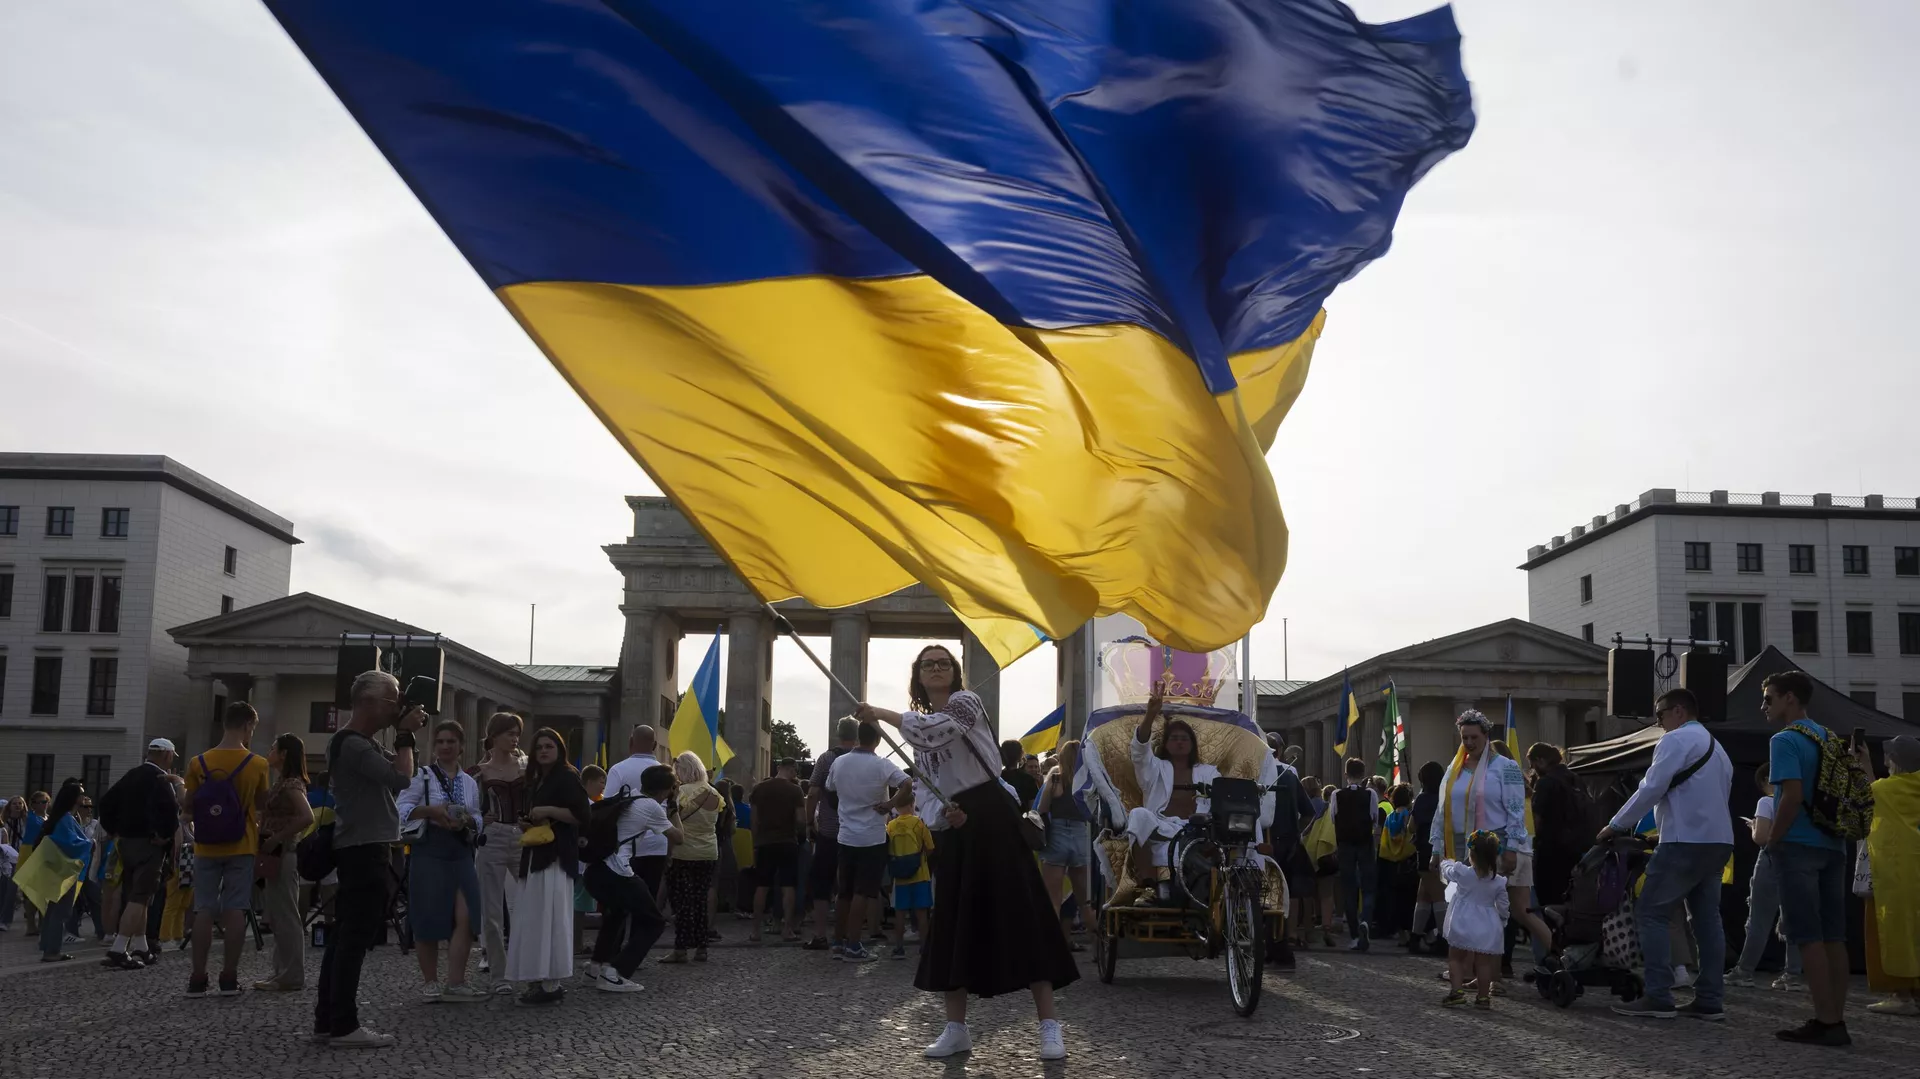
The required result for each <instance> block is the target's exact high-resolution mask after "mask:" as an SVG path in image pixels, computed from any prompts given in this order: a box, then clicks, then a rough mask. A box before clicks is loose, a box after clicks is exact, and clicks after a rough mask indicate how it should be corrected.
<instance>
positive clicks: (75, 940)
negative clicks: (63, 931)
mask: <svg viewBox="0 0 1920 1079" xmlns="http://www.w3.org/2000/svg"><path fill="white" fill-rule="evenodd" d="M66 942H67V943H68V944H79V943H80V934H78V933H68V934H67V938H66Z"/></svg>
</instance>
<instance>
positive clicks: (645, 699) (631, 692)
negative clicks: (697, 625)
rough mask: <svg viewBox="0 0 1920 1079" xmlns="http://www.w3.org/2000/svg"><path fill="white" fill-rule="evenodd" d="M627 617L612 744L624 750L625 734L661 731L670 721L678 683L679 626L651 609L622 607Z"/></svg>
mask: <svg viewBox="0 0 1920 1079" xmlns="http://www.w3.org/2000/svg"><path fill="white" fill-rule="evenodd" d="M620 610H621V613H623V614H625V615H626V617H627V627H626V633H625V635H624V636H623V637H622V638H621V641H620V710H619V721H618V723H617V724H616V725H615V729H614V730H613V732H612V734H613V743H614V744H615V745H619V746H624V745H626V741H627V732H629V731H631V730H632V729H633V728H634V727H636V726H639V725H640V724H643V723H644V724H650V725H652V726H654V727H658V728H664V727H665V726H666V725H667V723H668V722H669V721H670V720H671V719H672V701H673V699H674V697H676V696H677V695H678V693H679V688H680V683H679V681H678V680H677V679H676V678H675V676H674V668H675V666H676V665H677V662H676V661H677V660H678V658H679V654H680V622H679V620H678V619H676V618H674V617H673V616H672V615H671V614H668V613H666V612H664V611H661V610H659V609H658V608H654V607H628V606H622V607H621V608H620Z"/></svg>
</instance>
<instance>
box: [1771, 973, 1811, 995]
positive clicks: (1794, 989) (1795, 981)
mask: <svg viewBox="0 0 1920 1079" xmlns="http://www.w3.org/2000/svg"><path fill="white" fill-rule="evenodd" d="M1773 987H1774V988H1775V989H1778V990H1780V991H1781V992H1783V993H1798V992H1800V991H1801V990H1803V989H1805V988H1806V987H1807V983H1805V982H1803V981H1801V980H1800V978H1799V976H1798V975H1794V974H1782V975H1780V976H1779V977H1778V978H1775V979H1774V980H1773Z"/></svg>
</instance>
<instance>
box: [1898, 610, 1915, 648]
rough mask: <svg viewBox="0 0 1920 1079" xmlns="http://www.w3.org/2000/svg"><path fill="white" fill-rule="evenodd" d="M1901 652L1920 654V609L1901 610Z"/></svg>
mask: <svg viewBox="0 0 1920 1079" xmlns="http://www.w3.org/2000/svg"><path fill="white" fill-rule="evenodd" d="M1900 654H1901V655H1903V656H1920V611H1901V612H1900Z"/></svg>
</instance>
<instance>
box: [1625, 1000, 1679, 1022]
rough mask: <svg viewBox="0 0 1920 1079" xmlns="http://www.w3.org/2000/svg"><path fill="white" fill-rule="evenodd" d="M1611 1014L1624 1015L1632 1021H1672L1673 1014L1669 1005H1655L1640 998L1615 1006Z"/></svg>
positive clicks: (1671, 1006)
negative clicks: (1632, 1019)
mask: <svg viewBox="0 0 1920 1079" xmlns="http://www.w3.org/2000/svg"><path fill="white" fill-rule="evenodd" d="M1613 1014H1615V1015H1625V1016H1628V1017H1631V1018H1634V1019H1672V1018H1673V1017H1674V1014H1675V1012H1674V1010H1673V1005H1671V1004H1655V1003H1654V1002H1653V1001H1651V1000H1648V999H1647V998H1646V997H1641V998H1640V999H1638V1000H1630V1001H1628V1002H1626V1003H1625V1004H1615V1005H1614V1006H1613Z"/></svg>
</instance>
